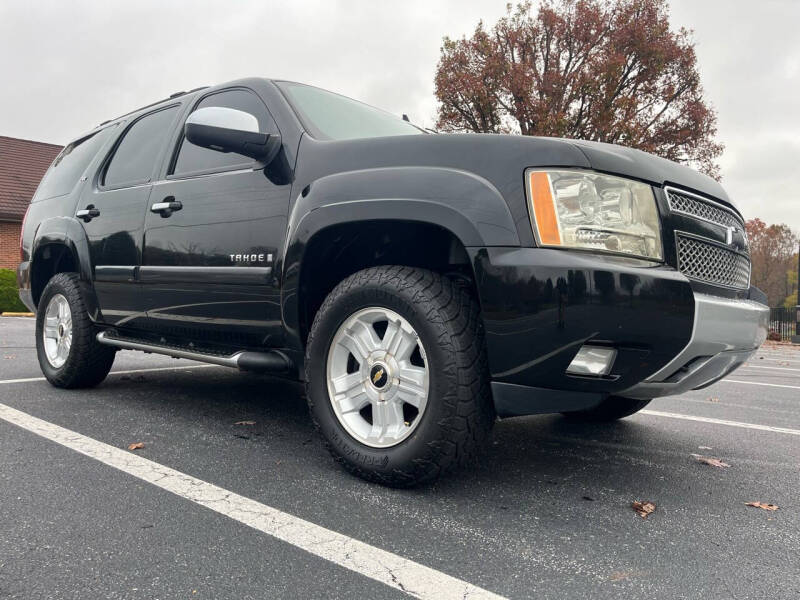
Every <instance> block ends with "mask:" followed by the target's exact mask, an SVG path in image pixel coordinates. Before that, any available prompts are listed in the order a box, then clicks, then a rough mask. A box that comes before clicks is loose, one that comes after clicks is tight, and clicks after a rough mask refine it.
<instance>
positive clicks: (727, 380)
mask: <svg viewBox="0 0 800 600" xmlns="http://www.w3.org/2000/svg"><path fill="white" fill-rule="evenodd" d="M719 383H742V384H744V385H765V386H767V387H779V388H789V389H790V390H800V385H782V384H780V383H761V382H760V381H741V380H739V379H720V380H719V381H718V382H717V383H715V384H714V385H717V384H719Z"/></svg>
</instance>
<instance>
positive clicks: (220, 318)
mask: <svg viewBox="0 0 800 600" xmlns="http://www.w3.org/2000/svg"><path fill="white" fill-rule="evenodd" d="M209 106H221V107H225V108H233V109H237V110H241V111H244V112H247V113H249V114H251V115H253V116H255V117H256V118H257V120H258V122H259V128H260V130H261V131H262V132H274V131H277V128H276V125H275V123H274V121H273V120H272V117H271V116H270V114H269V112H268V111H267V108H266V106H265V105H264V103H263V101H262V100H261V98H260V97H259V96H257V95H256V94H255V93H254V92H252V91H251V90H248V89H244V88H233V89H227V90H223V91H219V92H213V93H211V94H209V95H207V96H205V97H203V98H201V99H200V101H199V102H198V103H197V104H196V105H195V106H194V110H197V109H198V108H205V107H209ZM289 192H290V184H289V183H284V182H282V181H277V180H276V179H275V178H274V177H272V178H271V177H270V176H269V173H268V172H266V170H265V168H264V166H263V165H261V164H258V163H256V162H254V161H253V160H252V159H250V158H248V157H245V156H242V155H239V154H235V153H232V152H231V153H222V152H217V151H215V150H210V149H206V148H201V147H199V146H195V145H193V144H191V143H190V142H188V141H186V140H184V139H183V138H182V136H180V137H179V139H178V140H177V141H176V151H175V155H174V157H173V160H172V161H171V166H170V167H169V169H168V172H167V174H166V177H165V179H164V180H163V181H160V182H158V183H156V184H155V185H154V186H153V191H152V194H151V196H150V210H148V211H147V215H146V217H145V234H144V247H143V255H142V265H141V268H140V271H139V282H140V284H141V297H142V301H143V302H144V303H145V304H146V306H147V309H146V310H147V322H148V327H150V328H153V329H154V330H157V331H158V332H160V333H161V334H162V335H164V336H165V337H167V338H169V337H170V336H174V337H177V338H183V339H186V338H189V339H192V340H197V341H198V342H200V343H201V344H202V343H209V344H213V345H223V346H227V347H236V348H239V347H253V346H264V345H266V346H280V345H281V343H282V340H281V334H282V326H281V318H280V298H279V289H278V284H277V279H276V275H277V273H275V272H274V266H275V259H276V256H277V252H278V249H279V248H280V247H281V246H282V245H283V240H284V237H285V235H286V225H287V210H288V204H289Z"/></svg>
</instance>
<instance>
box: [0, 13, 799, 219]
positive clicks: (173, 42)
mask: <svg viewBox="0 0 800 600" xmlns="http://www.w3.org/2000/svg"><path fill="white" fill-rule="evenodd" d="M505 5H506V0H481V1H477V0H452V1H447V2H436V1H435V0H403V1H397V2H388V1H385V2H384V1H379V0H349V1H345V0H342V1H336V0H322V1H308V2H304V1H299V0H283V1H277V2H273V1H265V0H262V1H253V2H244V1H218V2H210V1H196V0H195V1H191V2H189V1H185V2H177V1H170V0H159V1H158V2H153V1H150V0H130V1H127V2H121V1H113V0H105V1H103V2H99V1H96V2H88V1H85V2H62V1H52V2H47V1H42V0H38V1H36V2H30V1H29V0H26V1H17V0H0V77H1V79H0V135H8V136H15V137H21V138H26V139H33V140H38V141H45V142H55V143H60V144H63V143H65V142H67V141H69V140H70V139H71V138H73V137H75V136H77V135H79V134H80V133H81V132H83V131H86V130H87V129H90V128H92V127H94V126H95V125H97V124H98V123H100V122H101V121H105V120H106V119H109V118H112V117H115V116H117V115H119V114H122V113H125V112H127V111H129V110H132V109H135V108H137V107H139V106H142V105H144V104H148V103H150V102H153V101H155V100H158V99H161V98H163V97H165V96H168V95H169V94H171V93H173V92H176V91H179V90H188V89H190V88H194V87H198V86H201V85H208V84H214V83H221V82H224V81H226V80H230V79H235V78H238V77H246V76H266V77H276V78H286V79H293V80H296V81H302V82H305V83H311V84H314V85H319V86H321V87H324V88H328V89H331V90H334V91H337V92H340V93H343V94H345V95H348V96H351V97H354V98H358V99H360V100H363V101H365V102H368V103H370V104H374V105H376V106H379V107H382V108H385V109H387V110H390V111H392V112H395V113H403V112H405V113H408V114H409V116H410V117H411V119H412V120H413V121H415V122H417V123H419V124H422V125H426V126H432V125H433V123H434V121H435V113H436V101H435V99H434V96H433V77H434V71H435V69H436V63H437V60H438V57H439V47H440V45H441V40H442V37H443V36H445V35H449V36H451V37H461V36H462V35H464V34H470V33H471V32H472V30H473V29H474V27H475V25H476V23H477V22H478V20H479V19H483V20H484V21H485V22H487V23H489V24H491V23H494V22H495V21H496V20H497V18H499V17H500V16H502V15H503V14H504V12H505ZM671 6H672V13H671V14H672V24H673V27H675V28H677V27H680V26H684V27H687V28H690V29H693V30H694V32H695V40H696V42H697V54H698V61H699V67H700V72H701V77H702V81H703V83H704V86H705V89H706V96H707V98H708V100H709V101H710V102H711V103H712V104H713V105H714V106H715V107H716V108H717V110H718V115H719V134H718V137H719V140H720V141H722V142H723V143H724V144H725V146H726V149H725V153H724V155H723V156H722V159H721V165H722V174H723V185H725V187H726V189H727V190H728V192H729V194H730V195H731V196H732V197H733V198H734V199H735V200H736V201H737V202H738V203H739V205H740V207H741V208H742V210H743V211H744V213H745V216H746V217H748V218H749V217H752V216H759V217H761V218H762V219H764V220H766V221H768V222H786V223H788V224H789V225H790V226H791V227H792V228H793V229H794V230H795V231H796V232H800V181H799V180H800V178H799V177H798V172H799V171H800V168H798V162H800V35H798V33H797V31H798V29H797V28H798V23H800V0H760V1H759V2H754V1H752V0H747V1H745V0H672V2H671Z"/></svg>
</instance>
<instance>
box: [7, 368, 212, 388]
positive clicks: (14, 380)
mask: <svg viewBox="0 0 800 600" xmlns="http://www.w3.org/2000/svg"><path fill="white" fill-rule="evenodd" d="M212 367H219V365H187V366H185V367H152V368H149V369H129V370H127V371H111V372H110V373H109V375H130V374H131V373H154V372H156V371H183V370H185V369H210V368H212ZM33 381H47V380H46V379H45V378H44V377H27V378H25V379H0V385H2V384H4V383H31V382H33Z"/></svg>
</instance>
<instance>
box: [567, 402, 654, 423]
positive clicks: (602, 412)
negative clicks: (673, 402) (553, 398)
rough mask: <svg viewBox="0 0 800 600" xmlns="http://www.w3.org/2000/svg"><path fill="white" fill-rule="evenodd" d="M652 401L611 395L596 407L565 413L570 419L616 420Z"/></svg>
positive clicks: (585, 420) (587, 420)
mask: <svg viewBox="0 0 800 600" xmlns="http://www.w3.org/2000/svg"><path fill="white" fill-rule="evenodd" d="M650 402H651V401H650V400H634V399H632V398H620V397H619V396H609V397H608V398H606V399H605V400H603V401H602V402H601V403H600V404H598V405H597V406H595V407H594V408H589V409H587V410H578V411H574V412H568V413H563V414H564V416H565V417H566V418H567V419H569V420H570V421H584V422H603V421H616V420H617V419H623V418H625V417H629V416H631V415H632V414H634V413H637V412H639V411H640V410H642V409H643V408H644V407H645V406H647V405H648V404H650Z"/></svg>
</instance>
